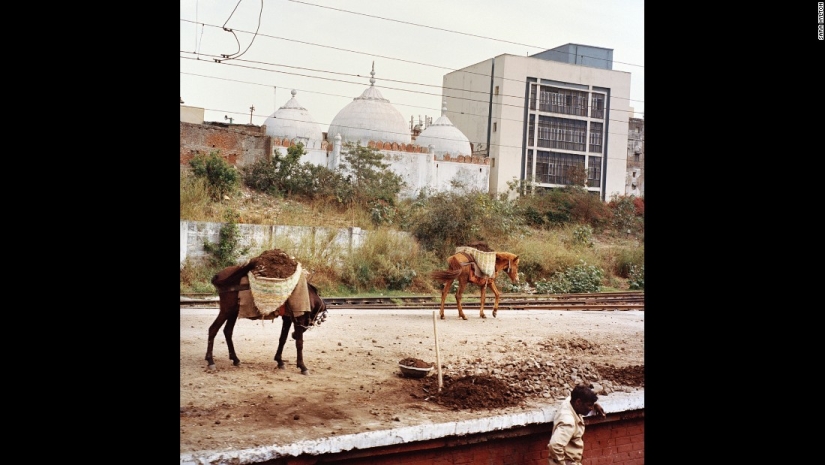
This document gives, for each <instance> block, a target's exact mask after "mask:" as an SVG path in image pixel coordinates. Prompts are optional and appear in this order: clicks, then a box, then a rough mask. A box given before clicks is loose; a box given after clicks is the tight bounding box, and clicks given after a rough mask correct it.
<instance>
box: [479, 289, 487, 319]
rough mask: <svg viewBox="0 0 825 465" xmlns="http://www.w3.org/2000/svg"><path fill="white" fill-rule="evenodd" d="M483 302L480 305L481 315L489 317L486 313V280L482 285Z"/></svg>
mask: <svg viewBox="0 0 825 465" xmlns="http://www.w3.org/2000/svg"><path fill="white" fill-rule="evenodd" d="M479 287H481V304H480V305H479V308H480V309H481V310H479V316H480V317H481V318H487V315H485V314H484V302H485V301H486V300H487V283H486V282H485V283H484V284H482V285H481V286H479Z"/></svg>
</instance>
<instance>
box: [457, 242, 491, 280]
mask: <svg viewBox="0 0 825 465" xmlns="http://www.w3.org/2000/svg"><path fill="white" fill-rule="evenodd" d="M455 253H463V254H467V255H469V256H471V257H473V260H475V261H476V263H477V264H478V267H477V268H476V269H477V270H478V271H481V273H482V276H493V273H495V271H496V253H495V252H482V251H480V250H478V249H475V248H473V247H465V246H461V247H456V249H455ZM476 275H478V273H476Z"/></svg>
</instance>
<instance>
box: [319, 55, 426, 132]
mask: <svg viewBox="0 0 825 465" xmlns="http://www.w3.org/2000/svg"><path fill="white" fill-rule="evenodd" d="M370 74H371V75H372V76H375V67H374V66H373V70H372V71H371V72H370ZM374 84H375V77H371V78H370V86H369V87H367V89H366V90H365V91H364V92H363V93H362V94H361V96H360V97H358V98H355V99H353V101H352V102H350V103H349V104H348V105H347V106H345V107H344V108H342V109H341V111H339V112H338V114H337V115H335V118H333V119H332V123H330V125H329V131H328V132H327V135H328V137H330V138H332V137H335V135H336V134H341V142H342V143H343V144H346V143H348V142H352V143H353V144H355V143H360V144H361V145H362V146H364V147H366V146H367V145H368V144H369V141H371V140H374V141H381V142H390V143H392V142H398V143H399V144H409V143H410V140H411V138H410V128H409V127H408V124H407V122H406V121H405V120H404V117H403V116H402V115H401V113H400V112H399V111H398V110H396V109H395V107H393V106H392V104H390V101H389V100H387V99H385V98H384V97H383V96H382V95H381V92H379V91H378V89H376V88H375V87H374Z"/></svg>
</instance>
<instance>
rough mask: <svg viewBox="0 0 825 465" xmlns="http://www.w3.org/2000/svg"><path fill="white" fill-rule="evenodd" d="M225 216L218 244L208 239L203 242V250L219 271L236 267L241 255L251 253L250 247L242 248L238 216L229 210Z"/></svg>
mask: <svg viewBox="0 0 825 465" xmlns="http://www.w3.org/2000/svg"><path fill="white" fill-rule="evenodd" d="M225 216H226V223H224V224H223V225H221V230H220V233H219V240H218V242H217V243H214V244H213V243H211V242H209V241H208V240H206V239H204V241H203V249H204V250H205V251H206V252H207V253H209V254H210V257H209V261H210V263H211V264H212V266H214V267H215V268H217V269H222V268H225V267H227V266H231V265H235V264H236V263H237V261H238V259H239V258H240V257H241V255H244V254H246V253H247V252H249V247H241V246H240V228H239V227H238V225H237V221H238V214H237V213H235V212H234V211H233V210H227V211H226V213H225Z"/></svg>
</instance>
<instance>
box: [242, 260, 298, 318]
mask: <svg viewBox="0 0 825 465" xmlns="http://www.w3.org/2000/svg"><path fill="white" fill-rule="evenodd" d="M302 276H303V269H302V267H301V263H300V262H298V266H297V267H296V268H295V273H293V274H292V276H290V277H288V278H264V277H261V276H255V274H254V273H252V272H251V271H250V272H249V273H248V274H247V277H248V278H249V290H250V291H252V298H253V299H254V300H255V306H256V307H258V311H259V312H261V314H262V315H264V316H266V315H269V314H270V313H272V312H274V311H276V310H278V307H280V306H281V305H283V303H284V302H286V299H288V298H289V296H290V295H292V291H293V290H295V286H296V285H297V284H298V281H299V280H300V278H301V277H302ZM304 287H306V286H304Z"/></svg>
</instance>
